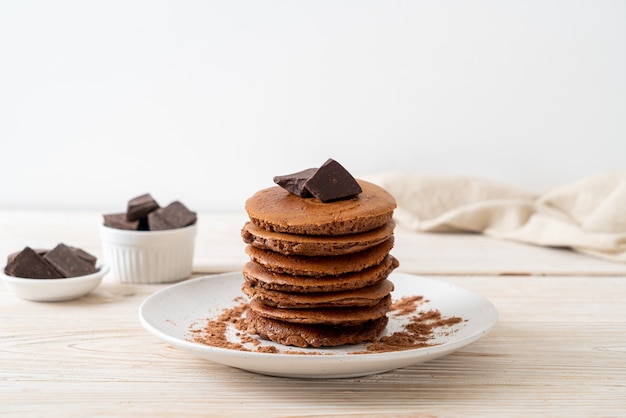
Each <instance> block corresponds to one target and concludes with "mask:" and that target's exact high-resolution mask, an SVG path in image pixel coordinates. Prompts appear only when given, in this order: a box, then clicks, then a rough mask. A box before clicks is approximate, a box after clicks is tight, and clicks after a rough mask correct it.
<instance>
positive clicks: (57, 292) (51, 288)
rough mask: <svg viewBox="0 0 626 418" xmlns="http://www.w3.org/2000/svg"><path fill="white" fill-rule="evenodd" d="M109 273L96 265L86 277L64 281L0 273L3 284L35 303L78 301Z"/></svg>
mask: <svg viewBox="0 0 626 418" xmlns="http://www.w3.org/2000/svg"><path fill="white" fill-rule="evenodd" d="M108 272H109V266H108V265H106V264H103V263H100V264H98V271H97V272H95V273H92V274H87V275H86V276H77V277H68V278H65V279H28V278H24V277H13V276H7V275H6V274H4V268H3V269H2V272H0V278H2V281H3V282H4V284H5V285H6V286H7V287H8V288H9V289H10V290H11V291H12V292H14V293H15V294H16V295H18V296H19V297H21V298H23V299H27V300H32V301H36V302H61V301H64V300H72V299H78V298H80V297H82V296H85V295H86V294H87V293H89V292H91V291H92V290H94V289H95V288H96V287H98V286H99V285H100V282H102V278H103V277H104V276H105V275H106V274H107V273H108Z"/></svg>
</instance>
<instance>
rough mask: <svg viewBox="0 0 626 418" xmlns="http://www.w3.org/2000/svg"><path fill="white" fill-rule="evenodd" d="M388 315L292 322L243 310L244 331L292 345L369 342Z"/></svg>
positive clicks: (381, 329) (382, 327) (385, 324)
mask: <svg viewBox="0 0 626 418" xmlns="http://www.w3.org/2000/svg"><path fill="white" fill-rule="evenodd" d="M388 321H389V319H388V318H387V317H386V316H383V317H381V318H379V319H376V320H373V321H367V322H364V323H361V324H357V325H353V326H340V327H338V326H333V325H319V324H294V323H289V322H283V321H278V320H275V319H270V318H264V317H262V316H259V315H257V314H255V313H254V312H253V311H250V310H247V311H246V324H247V326H248V328H247V332H248V333H250V334H257V335H258V336H259V337H261V338H264V339H266V340H270V341H274V342H277V343H279V344H283V345H289V346H295V347H301V348H305V347H315V348H319V347H337V346H340V345H344V344H359V343H365V342H372V341H376V340H377V339H378V336H379V335H380V334H381V333H382V332H383V330H384V329H385V327H386V326H387V322H388Z"/></svg>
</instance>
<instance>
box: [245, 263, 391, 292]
mask: <svg viewBox="0 0 626 418" xmlns="http://www.w3.org/2000/svg"><path fill="white" fill-rule="evenodd" d="M398 266H399V263H398V260H397V259H396V258H395V257H394V256H392V255H391V254H389V255H387V256H386V257H385V258H384V259H383V261H382V262H381V263H380V264H377V265H375V266H372V267H369V268H366V269H364V270H361V271H359V272H353V273H345V274H340V275H330V276H322V277H311V276H295V275H291V274H283V273H275V272H272V271H271V270H268V269H266V268H265V267H263V266H262V265H261V264H258V263H255V262H254V261H248V262H247V263H246V264H245V265H244V267H243V276H244V278H245V279H246V281H249V282H251V283H253V285H254V286H255V287H262V288H264V289H268V290H276V291H280V292H299V293H302V292H336V291H341V290H350V289H359V288H361V287H365V286H371V285H373V284H375V283H378V282H380V281H382V280H384V279H386V278H387V276H389V274H390V273H391V272H392V271H393V270H394V269H396V268H397V267H398Z"/></svg>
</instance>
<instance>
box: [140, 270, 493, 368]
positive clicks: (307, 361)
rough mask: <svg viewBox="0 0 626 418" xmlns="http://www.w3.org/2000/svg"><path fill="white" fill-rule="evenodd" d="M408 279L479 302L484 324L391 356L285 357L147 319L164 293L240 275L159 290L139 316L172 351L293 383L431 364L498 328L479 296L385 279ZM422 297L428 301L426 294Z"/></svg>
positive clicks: (424, 280) (431, 281)
mask: <svg viewBox="0 0 626 418" xmlns="http://www.w3.org/2000/svg"><path fill="white" fill-rule="evenodd" d="M407 278H410V279H411V280H419V282H420V284H422V285H424V287H425V288H429V287H432V286H433V285H437V286H445V287H447V288H448V289H450V291H453V292H457V293H461V294H464V295H466V296H468V297H469V296H471V297H472V298H474V299H475V300H476V301H477V302H479V303H480V305H481V309H482V310H484V313H485V316H486V321H485V323H484V324H482V325H481V326H480V327H479V328H478V329H477V330H476V331H475V332H472V333H471V334H469V335H467V336H465V337H463V338H459V339H454V337H452V338H451V340H452V341H450V342H445V343H443V344H439V345H433V346H429V347H421V348H415V349H410V350H403V351H394V352H383V353H363V354H351V353H341V352H333V350H334V349H332V348H330V349H324V350H325V351H328V352H332V354H328V355H309V354H297V353H288V354H287V353H268V352H258V351H240V350H235V349H228V348H222V347H214V346H209V345H205V344H201V343H197V342H194V341H190V340H186V339H182V338H179V337H177V336H173V335H171V334H168V333H167V332H163V331H162V330H161V329H159V327H158V325H157V324H155V323H154V321H152V320H151V319H150V318H149V317H148V315H147V310H148V308H149V307H150V306H151V305H152V304H155V303H158V301H159V300H160V299H163V298H165V299H167V297H168V294H169V293H171V292H173V291H178V290H181V289H184V288H185V287H189V288H191V287H192V286H195V285H198V284H202V283H205V282H211V281H216V280H219V279H222V280H235V279H237V280H238V281H239V282H240V283H243V280H244V279H243V276H242V274H241V273H240V272H228V273H219V274H212V275H206V276H201V277H197V278H194V279H189V280H186V281H183V282H179V283H176V284H173V285H170V286H168V287H165V288H163V289H160V290H158V291H156V292H154V293H152V294H151V295H150V296H148V297H147V298H146V299H144V301H143V302H142V303H141V305H140V306H139V310H138V316H139V321H140V323H141V325H142V326H143V327H144V329H145V330H146V331H148V332H149V333H150V334H152V335H154V336H155V337H157V338H158V339H160V340H162V341H165V342H167V343H169V344H171V345H173V346H174V347H177V348H179V349H182V350H184V351H187V352H189V353H193V354H195V355H198V356H199V357H201V358H204V359H205V360H209V361H213V362H216V363H220V364H224V365H227V366H231V367H235V368H240V369H244V370H248V371H251V372H255V373H261V374H266V375H272V376H280V377H296V378H343V377H357V376H365V375H370V374H375V373H381V372H385V371H389V370H393V369H397V368H400V367H405V366H409V365H412V364H417V363H421V362H424V361H430V360H432V359H435V358H438V357H441V356H444V355H448V354H450V353H452V352H454V351H457V350H459V349H461V348H463V347H465V346H467V345H469V344H472V343H474V342H475V341H477V340H479V339H480V338H482V337H484V336H485V335H487V334H488V333H489V332H490V331H491V330H492V329H493V328H494V327H495V326H496V324H497V322H498V319H499V318H498V316H499V315H498V311H497V309H496V307H495V306H494V305H493V304H492V303H491V302H490V301H489V300H487V299H486V298H484V297H483V296H481V295H478V294H476V293H473V292H471V291H469V290H467V289H464V288H462V287H459V286H456V285H453V284H450V283H447V282H444V281H440V280H435V279H431V278H426V277H423V276H418V275H413V274H409V273H401V272H393V273H391V275H390V276H389V279H390V280H391V281H392V282H394V283H397V282H398V281H399V280H403V279H404V280H406V279H407ZM242 295H243V294H241V295H232V297H231V299H232V298H234V297H235V296H242ZM424 296H425V297H428V295H427V294H426V295H424ZM394 299H395V298H394ZM195 319H201V318H195ZM470 320H471V318H470ZM190 324H191V321H190V322H189V323H188V324H185V325H186V327H188V326H189V325H190ZM270 344H273V343H270ZM287 349H290V350H293V351H306V349H304V350H303V349H299V348H297V347H288V348H287ZM284 361H288V362H289V363H290V367H291V369H290V370H288V371H285V370H284V364H285V363H283V362H284ZM277 365H280V366H281V369H278V368H277ZM320 365H326V366H328V365H330V366H331V368H332V370H328V368H326V369H325V368H323V367H322V368H320V367H319V366H320Z"/></svg>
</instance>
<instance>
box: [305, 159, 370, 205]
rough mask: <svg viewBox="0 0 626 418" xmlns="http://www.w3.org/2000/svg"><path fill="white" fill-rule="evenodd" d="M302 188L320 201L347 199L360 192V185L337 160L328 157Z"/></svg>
mask: <svg viewBox="0 0 626 418" xmlns="http://www.w3.org/2000/svg"><path fill="white" fill-rule="evenodd" d="M304 188H305V189H306V190H308V191H309V192H310V193H311V194H312V195H313V196H315V197H316V198H317V199H319V200H321V201H322V202H324V203H326V202H332V201H334V200H340V199H347V198H349V197H353V196H356V195H358V194H359V193H361V191H362V190H361V186H359V183H357V181H356V180H355V179H354V177H352V175H351V174H350V173H349V172H348V171H347V170H346V169H345V168H344V167H343V166H342V165H341V164H339V163H338V162H337V161H335V160H333V159H332V158H329V159H328V160H327V161H326V162H325V163H324V164H322V166H321V167H320V168H318V169H317V171H316V172H315V173H314V174H313V175H312V176H311V177H310V178H309V179H308V180H307V181H306V182H305V183H304Z"/></svg>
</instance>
